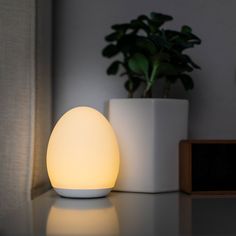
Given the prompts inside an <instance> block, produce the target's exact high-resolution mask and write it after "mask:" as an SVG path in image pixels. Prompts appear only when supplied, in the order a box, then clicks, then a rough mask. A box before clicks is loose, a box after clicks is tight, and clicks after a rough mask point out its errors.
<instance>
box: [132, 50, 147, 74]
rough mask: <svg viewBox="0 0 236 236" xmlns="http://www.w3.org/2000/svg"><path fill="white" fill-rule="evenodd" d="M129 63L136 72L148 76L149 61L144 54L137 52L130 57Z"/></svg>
mask: <svg viewBox="0 0 236 236" xmlns="http://www.w3.org/2000/svg"><path fill="white" fill-rule="evenodd" d="M128 65H129V68H130V69H131V70H132V71H133V72H134V73H136V74H139V75H144V76H145V77H146V78H148V68H149V62H148V59H147V58H146V57H145V56H144V55H142V54H140V53H137V54H135V55H134V56H133V57H131V58H130V59H129V61H128Z"/></svg>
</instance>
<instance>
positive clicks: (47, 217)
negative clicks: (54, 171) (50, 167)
mask: <svg viewBox="0 0 236 236" xmlns="http://www.w3.org/2000/svg"><path fill="white" fill-rule="evenodd" d="M0 235H1V236H3V235H11V236H14V235H24V236H28V235H55V236H56V235H63V236H70V235H83V236H86V235H93V236H96V235H99V236H106V235H107V236H112V235H125V236H126V235H127V236H133V235H134V236H139V235H140V236H149V235H150V236H152V235H155V236H159V235H161V236H162V235H163V236H168V235H171V236H172V235H173V236H175V235H177V236H178V235H207V236H208V235H224V236H226V235H236V196H189V195H185V194H182V193H177V192H176V193H162V194H144V193H124V192H123V193H122V192H112V193H110V194H109V196H108V197H106V198H97V199H87V200H86V199H66V198H61V197H59V196H58V195H57V194H56V193H55V192H54V191H53V190H51V191H49V192H47V193H45V194H43V195H41V196H40V197H38V198H36V199H34V200H33V201H31V202H29V203H28V204H26V205H24V207H21V208H20V209H17V210H14V211H11V212H9V213H8V214H7V215H5V217H4V218H3V220H2V222H1V227H0Z"/></svg>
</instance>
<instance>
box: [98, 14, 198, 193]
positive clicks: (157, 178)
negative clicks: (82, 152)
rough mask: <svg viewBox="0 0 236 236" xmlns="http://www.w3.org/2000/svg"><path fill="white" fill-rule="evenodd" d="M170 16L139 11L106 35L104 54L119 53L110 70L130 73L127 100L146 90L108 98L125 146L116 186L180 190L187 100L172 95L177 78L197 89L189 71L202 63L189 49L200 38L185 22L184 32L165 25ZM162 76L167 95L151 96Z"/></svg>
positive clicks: (112, 115)
mask: <svg viewBox="0 0 236 236" xmlns="http://www.w3.org/2000/svg"><path fill="white" fill-rule="evenodd" d="M172 19H173V18H172V17H171V16H169V15H164V14H160V13H154V12H153V13H151V14H150V16H146V15H141V16H138V17H137V18H136V19H134V20H131V21H130V22H128V23H124V24H116V25H113V26H112V27H111V28H112V30H113V32H112V33H111V34H109V35H108V36H106V37H105V40H106V41H107V42H108V45H107V46H106V47H105V48H104V49H103V52H102V53H103V56H104V57H107V58H114V57H116V59H115V60H114V61H112V63H111V64H110V66H109V67H108V69H107V74H108V75H116V74H118V73H120V76H126V78H127V80H126V81H125V84H124V86H125V89H126V90H127V91H128V97H129V98H133V97H134V94H135V92H136V91H137V90H138V88H140V87H141V88H143V92H142V95H141V98H139V99H137V98H135V99H111V100H110V102H109V119H110V122H111V124H112V125H113V127H114V129H115V130H116V133H117V136H118V140H119V143H120V149H121V169H120V170H121V171H120V174H119V177H118V181H117V185H116V189H117V190H125V191H140V192H161V191H170V190H177V189H178V142H179V141H180V140H181V139H185V138H187V123H188V101H187V100H183V99H169V95H170V91H171V88H172V85H173V84H174V83H176V82H177V81H178V80H180V81H181V83H182V84H183V86H184V88H185V89H186V90H191V89H193V87H194V83H193V80H192V78H191V76H190V73H191V72H192V71H193V70H194V69H200V67H199V66H198V65H197V64H196V63H195V62H194V61H193V60H192V59H191V57H190V56H189V55H187V54H186V53H185V50H186V49H189V48H192V47H194V46H195V45H198V44H200V43H201V40H200V38H199V37H197V36H196V35H195V34H193V33H192V29H191V27H189V26H187V25H184V26H182V27H181V30H180V31H176V30H170V29H165V28H163V25H164V23H165V22H167V21H170V20H172ZM161 80H164V81H163V82H164V83H162V84H164V86H163V93H162V97H163V98H161V99H160V98H159V99H152V88H153V86H154V84H156V83H157V82H158V81H161ZM144 98H145V99H144ZM147 98H149V99H147ZM167 98H168V99H167Z"/></svg>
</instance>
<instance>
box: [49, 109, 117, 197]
mask: <svg viewBox="0 0 236 236" xmlns="http://www.w3.org/2000/svg"><path fill="white" fill-rule="evenodd" d="M47 169H48V174H49V178H50V181H51V184H52V186H53V187H54V189H55V190H56V192H57V193H59V194H60V195H62V196H66V197H100V196H104V195H106V194H108V193H109V192H110V191H111V189H112V188H113V187H114V185H115V181H116V178H117V175H118V171H119V148H118V144H117V140H116V136H115V134H114V131H113V129H112V127H111V125H110V123H109V122H108V121H107V120H106V118H105V117H104V116H103V115H102V114H101V113H99V112H98V111H96V110H95V109H93V108H89V107H77V108H74V109H71V110H70V111H68V112H67V113H65V114H64V115H63V116H62V117H61V119H60V120H59V121H58V122H57V124H56V126H55V128H54V129H53V132H52V134H51V137H50V139H49V143H48V150H47Z"/></svg>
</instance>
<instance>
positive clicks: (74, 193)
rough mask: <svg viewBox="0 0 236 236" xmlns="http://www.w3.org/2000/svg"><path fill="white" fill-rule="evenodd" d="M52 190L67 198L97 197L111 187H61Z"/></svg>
mask: <svg viewBox="0 0 236 236" xmlns="http://www.w3.org/2000/svg"><path fill="white" fill-rule="evenodd" d="M54 190H55V191H56V192H57V193H58V194H59V195H60V196H62V197H68V198H97V197H105V196H106V195H107V194H108V193H109V192H110V191H111V190H112V189H111V188H103V189H63V188H54Z"/></svg>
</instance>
